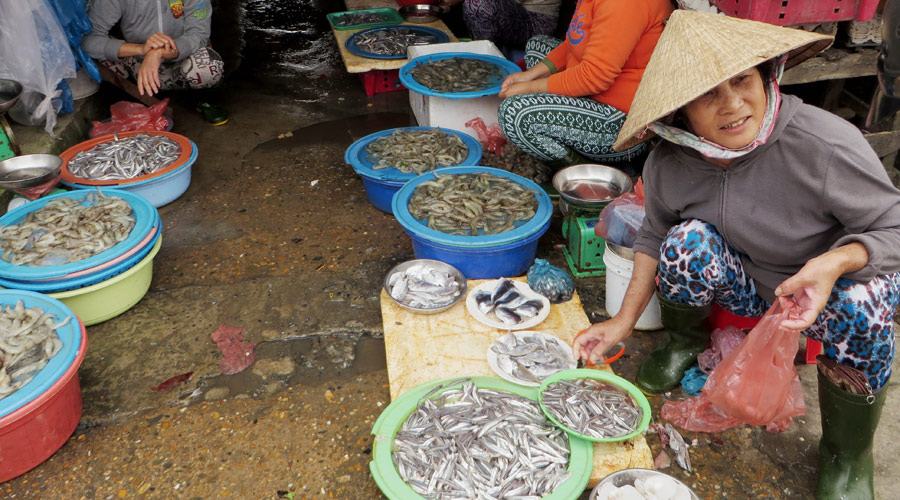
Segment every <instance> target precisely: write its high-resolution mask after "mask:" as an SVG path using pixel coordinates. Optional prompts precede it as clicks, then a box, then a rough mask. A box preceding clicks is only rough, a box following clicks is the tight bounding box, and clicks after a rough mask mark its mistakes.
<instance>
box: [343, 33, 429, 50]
mask: <svg viewBox="0 0 900 500" xmlns="http://www.w3.org/2000/svg"><path fill="white" fill-rule="evenodd" d="M353 40H354V41H355V43H356V47H357V48H359V49H361V50H363V51H365V52H368V53H370V54H378V55H380V56H399V55H405V54H406V48H407V47H410V46H413V45H428V44H429V43H434V42H435V41H436V40H437V37H436V36H435V35H429V34H425V33H422V32H421V31H415V30H411V29H407V28H391V29H383V30H376V31H372V32H369V33H366V32H364V31H360V32H359V33H357V34H355V35H353Z"/></svg>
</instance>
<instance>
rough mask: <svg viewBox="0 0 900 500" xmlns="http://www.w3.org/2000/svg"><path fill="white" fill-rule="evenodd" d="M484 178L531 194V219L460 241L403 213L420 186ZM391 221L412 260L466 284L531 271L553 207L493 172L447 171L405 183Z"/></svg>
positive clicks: (511, 176)
mask: <svg viewBox="0 0 900 500" xmlns="http://www.w3.org/2000/svg"><path fill="white" fill-rule="evenodd" d="M478 173H488V174H492V175H495V176H497V177H504V178H506V179H509V180H512V181H514V182H516V183H518V184H521V185H523V186H525V187H526V188H528V189H529V190H531V191H532V192H533V193H534V196H535V197H536V198H537V201H538V208H537V211H536V212H535V214H534V216H533V217H532V218H531V219H529V220H527V221H522V222H519V223H517V225H516V227H515V229H512V230H509V231H506V232H503V233H499V234H490V235H476V236H462V235H454V234H447V233H443V232H440V231H436V230H434V229H430V228H429V227H428V223H427V221H424V220H417V219H415V218H414V217H413V216H412V215H411V214H410V213H409V199H410V198H411V197H412V195H413V193H414V192H415V190H416V188H417V187H418V186H419V185H420V184H422V183H423V182H427V181H433V180H435V178H436V176H445V175H462V174H478ZM392 206H393V211H394V216H395V217H396V218H397V221H398V222H399V223H400V225H401V226H403V229H405V230H406V232H407V233H408V234H409V235H410V237H411V238H412V244H413V251H414V252H415V255H416V258H417V259H434V260H440V261H442V262H446V263H447V264H450V265H452V266H454V267H456V268H457V269H459V270H460V271H461V272H462V273H463V274H464V275H465V276H466V278H468V279H494V278H500V277H512V276H522V275H524V274H525V273H526V272H527V271H528V268H529V267H531V264H532V263H533V262H534V257H535V255H536V253H537V244H538V240H539V239H540V237H541V235H543V234H544V233H545V232H547V229H548V228H549V227H550V216H551V215H552V214H553V202H552V201H551V200H550V197H549V196H548V195H547V193H546V192H545V191H544V190H543V189H541V187H540V186H538V185H537V184H535V183H534V182H533V181H531V180H529V179H526V178H524V177H522V176H520V175H516V174H513V173H511V172H507V171H506V170H501V169H499V168H493V167H482V166H474V167H451V168H440V169H437V170H434V171H432V172H426V173H424V174H422V175H420V176H418V177H415V178H414V179H412V180H410V181H408V182H407V183H406V184H404V185H403V187H401V188H400V190H398V191H397V193H396V194H395V195H394V198H393V200H392Z"/></svg>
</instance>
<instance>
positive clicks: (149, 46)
mask: <svg viewBox="0 0 900 500" xmlns="http://www.w3.org/2000/svg"><path fill="white" fill-rule="evenodd" d="M155 49H164V51H165V52H172V51H174V50H176V49H175V40H174V39H173V38H172V37H170V36H169V35H167V34H165V33H154V34H152V35H150V38H148V39H147V41H146V42H144V45H143V49H142V50H143V54H144V55H147V54H149V53H150V52H151V51H153V50H155Z"/></svg>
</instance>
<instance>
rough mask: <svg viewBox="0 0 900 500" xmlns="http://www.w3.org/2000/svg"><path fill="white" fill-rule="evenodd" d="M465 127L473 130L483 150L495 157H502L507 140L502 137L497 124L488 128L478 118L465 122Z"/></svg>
mask: <svg viewBox="0 0 900 500" xmlns="http://www.w3.org/2000/svg"><path fill="white" fill-rule="evenodd" d="M466 127H468V128H472V129H475V133H476V134H478V142H480V143H481V145H482V146H484V149H487V150H488V151H490V152H492V153H494V154H496V155H497V156H503V149H504V147H505V146H506V140H507V139H506V136H505V135H503V131H502V130H500V125H499V124H496V123H495V124H494V125H491V126H490V127H488V126H487V125H485V124H484V120H482V119H481V118H480V117H478V118H472V119H471V120H469V121H467V122H466Z"/></svg>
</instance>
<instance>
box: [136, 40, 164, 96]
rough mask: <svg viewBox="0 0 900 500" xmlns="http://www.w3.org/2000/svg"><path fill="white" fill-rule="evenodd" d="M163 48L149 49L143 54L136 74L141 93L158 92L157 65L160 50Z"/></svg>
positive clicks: (160, 54) (158, 63) (160, 59)
mask: <svg viewBox="0 0 900 500" xmlns="http://www.w3.org/2000/svg"><path fill="white" fill-rule="evenodd" d="M163 50H164V49H155V50H151V51H150V52H148V53H147V55H146V56H144V60H143V62H141V67H140V68H139V69H138V74H137V87H138V92H139V93H140V94H141V95H144V93H146V94H147V95H153V94H155V93H157V92H159V87H160V85H161V83H160V81H159V66H160V63H161V62H162V51H163Z"/></svg>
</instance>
